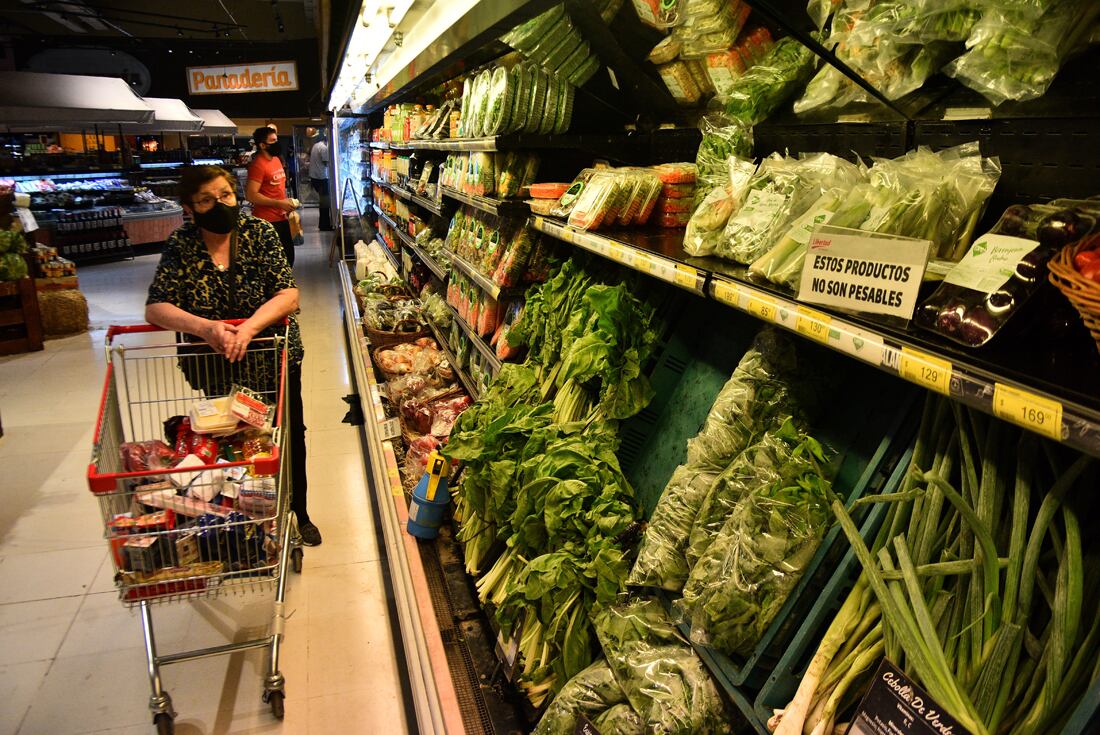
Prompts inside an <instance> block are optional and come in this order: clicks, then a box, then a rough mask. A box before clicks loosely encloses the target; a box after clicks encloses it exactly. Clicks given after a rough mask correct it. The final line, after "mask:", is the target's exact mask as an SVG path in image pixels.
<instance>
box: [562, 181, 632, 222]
mask: <svg viewBox="0 0 1100 735" xmlns="http://www.w3.org/2000/svg"><path fill="white" fill-rule="evenodd" d="M621 187H623V184H622V183H620V181H619V177H618V176H616V175H615V174H613V173H611V172H610V171H600V172H597V173H596V175H594V176H593V177H592V178H591V179H590V180H589V182H588V184H587V186H585V187H584V190H583V191H582V192H581V194H580V196H579V197H578V198H577V201H576V203H575V204H574V205H573V208H572V211H570V213H569V224H570V225H572V226H573V227H577V228H579V229H582V230H596V229H599V227H600V226H601V225H602V224H604V223H605V221H607V222H613V221H614V218H615V216H616V214H615V213H616V211H617V208H618V207H617V201H618V198H619V193H620V188H621ZM567 193H568V192H567Z"/></svg>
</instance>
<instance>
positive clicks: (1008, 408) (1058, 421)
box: [993, 383, 1062, 441]
mask: <svg viewBox="0 0 1100 735" xmlns="http://www.w3.org/2000/svg"><path fill="white" fill-rule="evenodd" d="M993 414H994V415H995V416H999V417H1001V418H1002V419H1004V420H1005V421H1011V422H1012V423H1014V424H1018V425H1020V426H1023V427H1024V428H1026V429H1031V430H1032V431H1034V432H1036V433H1037V434H1042V435H1043V436H1047V437H1050V438H1051V439H1054V440H1055V441H1062V404H1061V403H1059V402H1058V401H1053V400H1051V399H1049V398H1043V397H1042V396H1037V395H1035V394H1034V393H1029V392H1028V391H1026V390H1020V389H1019V388H1012V387H1010V386H1007V385H1001V384H1000V383H994V384H993Z"/></svg>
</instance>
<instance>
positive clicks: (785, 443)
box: [685, 417, 823, 568]
mask: <svg viewBox="0 0 1100 735" xmlns="http://www.w3.org/2000/svg"><path fill="white" fill-rule="evenodd" d="M778 420H779V419H778V417H777V419H776V422H778ZM773 425H774V424H773ZM799 457H803V458H804V459H807V460H808V461H813V459H814V458H817V459H819V460H821V461H823V456H822V450H821V446H820V445H819V444H818V443H817V442H816V441H814V440H813V439H812V438H811V437H808V436H805V435H803V434H802V433H801V432H800V430H799V429H798V428H797V427H796V422H795V420H794V419H792V418H789V417H787V418H784V420H783V422H782V424H781V425H780V426H779V427H778V428H776V429H774V430H771V431H768V432H767V433H766V434H764V435H763V436H762V437H760V439H759V441H757V442H756V443H754V444H753V445H752V446H750V447H748V448H747V449H745V451H743V452H741V454H739V455H737V457H735V458H734V460H733V461H732V462H730V464H729V466H728V467H726V469H725V470H723V471H722V473H721V474H720V475H718V477H717V478H715V480H714V482H713V483H711V486H710V488H708V490H707V495H706V497H705V498H704V499H703V502H702V504H701V505H700V506H699V513H698V515H697V516H696V517H695V522H694V523H693V524H692V527H691V534H690V535H689V536H688V545H687V549H686V551H685V555H686V557H687V561H688V566H689V567H692V568H694V566H695V564H696V562H698V561H699V559H700V558H702V556H703V555H704V554H705V553H706V552H707V550H708V549H709V548H710V546H711V544H712V543H713V542H714V539H715V538H716V537H717V536H718V533H719V532H720V531H721V530H722V525H723V524H724V523H725V522H726V519H727V518H729V516H730V513H731V512H732V511H733V509H734V507H735V506H736V504H737V503H738V502H740V501H741V499H742V498H745V497H747V496H748V495H749V494H750V493H751V492H752V491H753V490H754V489H755V488H758V487H762V486H764V485H766V484H769V483H772V482H775V481H777V480H779V479H781V477H782V475H781V474H780V473H781V472H782V471H788V472H790V471H791V470H792V468H794V469H798V467H796V466H795V465H796V460H797V459H798V458H799Z"/></svg>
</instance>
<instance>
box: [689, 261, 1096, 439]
mask: <svg viewBox="0 0 1100 735" xmlns="http://www.w3.org/2000/svg"><path fill="white" fill-rule="evenodd" d="M708 293H709V295H710V296H711V297H713V298H714V299H716V300H717V301H720V302H722V303H724V304H727V305H729V306H733V307H734V308H736V309H739V310H741V311H744V312H747V313H749V314H751V315H753V316H755V317H757V318H758V319H762V320H763V321H765V322H770V323H772V324H775V325H776V326H779V327H783V328H785V329H789V330H791V331H794V332H797V333H799V334H802V335H803V336H805V337H807V338H808V339H812V340H816V341H817V342H820V343H821V344H824V345H825V346H827V347H830V348H832V349H834V350H837V351H838V352H843V353H845V354H847V355H849V356H850V357H853V358H855V359H857V360H859V361H861V362H865V363H867V364H869V365H872V366H873V367H876V368H879V369H881V370H884V371H886V372H888V373H891V374H893V375H896V376H898V377H900V378H903V379H905V380H908V381H910V382H912V383H916V384H917V385H921V386H923V387H925V388H928V389H929V390H933V391H936V392H938V393H942V394H943V395H946V396H949V397H951V398H953V399H955V400H957V401H960V402H961V403H965V404H967V405H968V406H972V407H973V408H976V409H978V410H981V411H984V412H986V413H989V414H993V415H995V416H999V417H1000V418H1003V419H1005V420H1006V421H1011V422H1012V423H1015V424H1018V425H1020V426H1023V427H1024V428H1026V429H1030V430H1032V431H1034V432H1036V433H1038V434H1041V435H1043V436H1046V437H1048V438H1051V439H1056V440H1060V441H1062V442H1064V443H1065V444H1068V445H1070V446H1072V447H1075V448H1077V449H1080V450H1081V451H1083V452H1086V453H1088V454H1091V455H1093V456H1100V412H1098V411H1097V410H1095V409H1089V408H1086V407H1085V406H1083V405H1081V404H1079V403H1077V402H1075V401H1073V400H1068V399H1067V398H1066V397H1065V395H1064V393H1063V391H1050V390H1048V389H1047V388H1046V386H1045V385H1037V384H1038V383H1040V381H1039V380H1036V379H1035V377H1034V376H1028V375H1019V374H1015V373H1013V371H1012V368H1011V364H1006V363H1001V364H997V367H996V369H989V368H988V367H983V366H982V365H981V364H980V363H979V361H978V359H977V358H975V357H973V356H969V355H963V354H961V353H960V352H959V351H957V350H956V349H955V348H952V347H950V346H948V345H946V344H944V343H943V341H942V340H934V339H933V338H931V337H930V336H926V335H924V334H922V333H919V332H916V331H915V330H914V331H901V330H895V329H891V328H889V327H885V326H883V325H880V324H876V323H874V322H870V321H866V320H864V319H861V318H859V317H855V316H850V315H846V314H840V313H836V312H831V311H829V312H827V311H824V310H818V309H816V308H811V307H809V306H807V305H805V304H801V303H798V302H796V301H795V300H794V299H793V298H792V297H790V296H788V295H783V294H781V293H778V292H776V291H774V290H772V289H769V288H766V287H763V286H760V285H757V284H750V283H747V282H746V281H744V280H741V279H739V278H735V277H732V276H730V275H723V274H719V273H712V274H711V278H710V282H709V284H708ZM1090 372H1091V371H1090ZM1091 374H1093V375H1095V373H1094V372H1092V373H1091ZM1059 387H1064V386H1059ZM1094 400H1095V397H1094Z"/></svg>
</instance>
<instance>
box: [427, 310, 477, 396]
mask: <svg viewBox="0 0 1100 735" xmlns="http://www.w3.org/2000/svg"><path fill="white" fill-rule="evenodd" d="M427 322H428V329H430V330H431V331H432V335H433V336H434V337H435V341H436V342H437V343H438V344H439V350H440V351H441V352H442V353H443V354H444V355H445V356H446V357H447V362H449V363H450V364H451V368H452V369H453V370H454V371H455V377H457V378H458V382H459V383H461V384H462V387H463V388H465V389H466V392H467V393H469V394H470V398H473V399H474V400H475V401H476V400H477V399H478V398H479V397H480V395H481V391H479V390H478V389H477V384H476V383H474V381H473V380H472V379H471V378H470V375H469V373H467V372H466V371H465V370H464V369H462V368H461V367H459V366H458V358H457V357H455V353H454V350H452V349H451V345H450V343H449V342H448V341H447V335H445V334H444V333H443V330H442V329H440V328H439V327H437V326H436V324H435V322H433V321H431V320H430V319H429V320H427Z"/></svg>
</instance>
